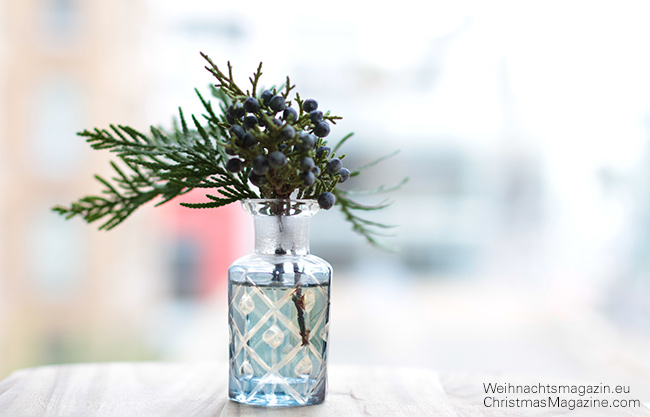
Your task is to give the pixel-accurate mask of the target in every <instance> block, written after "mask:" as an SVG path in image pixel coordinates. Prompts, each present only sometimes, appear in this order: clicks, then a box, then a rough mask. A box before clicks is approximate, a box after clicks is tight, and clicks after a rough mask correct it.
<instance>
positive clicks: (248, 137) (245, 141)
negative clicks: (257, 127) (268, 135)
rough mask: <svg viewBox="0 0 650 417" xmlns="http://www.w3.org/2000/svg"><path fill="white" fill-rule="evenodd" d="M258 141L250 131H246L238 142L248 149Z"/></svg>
mask: <svg viewBox="0 0 650 417" xmlns="http://www.w3.org/2000/svg"><path fill="white" fill-rule="evenodd" d="M258 142H259V141H258V140H257V138H256V137H255V135H254V134H252V133H251V132H246V134H245V135H244V137H243V138H241V141H240V142H239V143H241V145H242V146H243V147H244V148H249V149H250V148H252V147H253V146H255V145H257V143H258Z"/></svg>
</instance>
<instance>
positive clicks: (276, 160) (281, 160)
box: [269, 151, 288, 169]
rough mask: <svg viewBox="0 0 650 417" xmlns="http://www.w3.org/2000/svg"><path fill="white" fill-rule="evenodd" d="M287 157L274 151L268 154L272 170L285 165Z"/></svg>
mask: <svg viewBox="0 0 650 417" xmlns="http://www.w3.org/2000/svg"><path fill="white" fill-rule="evenodd" d="M287 162H288V161H287V156H286V155H285V154H283V153H282V152H280V151H274V152H271V153H270V154H269V165H271V168H273V169H280V168H282V167H283V166H285V165H286V164H287Z"/></svg>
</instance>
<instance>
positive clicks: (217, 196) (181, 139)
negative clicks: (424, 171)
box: [53, 54, 402, 246]
mask: <svg viewBox="0 0 650 417" xmlns="http://www.w3.org/2000/svg"><path fill="white" fill-rule="evenodd" d="M201 55H202V56H203V57H204V58H205V59H206V61H207V63H208V65H207V66H206V69H207V70H208V71H209V72H210V73H211V74H212V75H213V76H214V77H215V78H216V79H217V83H216V84H215V85H214V86H212V95H213V97H214V98H216V99H217V100H218V101H219V104H218V107H217V108H215V107H214V106H213V104H212V102H211V101H210V100H206V99H205V98H204V97H203V96H202V95H201V94H200V93H199V91H198V90H195V91H196V93H197V96H198V98H199V100H200V101H201V103H202V105H203V108H204V110H205V113H204V114H203V115H202V119H201V120H199V119H198V118H197V117H196V116H194V115H192V116H191V117H190V120H189V122H188V120H186V118H185V116H184V114H183V111H182V109H180V108H179V120H178V122H177V123H175V124H174V127H173V129H172V130H171V131H165V130H164V129H161V128H157V127H153V126H152V127H150V129H149V131H148V132H147V133H142V132H140V131H137V130H136V129H134V128H132V127H129V126H123V125H110V126H109V128H108V129H99V128H95V129H93V130H84V131H83V132H80V133H78V135H79V136H81V137H84V138H85V139H86V141H87V142H88V143H89V144H90V146H91V147H92V148H93V149H96V150H108V151H110V152H112V153H114V154H115V156H116V157H117V160H118V161H117V162H116V161H112V162H111V163H110V164H111V166H112V168H113V170H114V173H115V174H114V176H113V177H112V178H110V180H107V179H105V178H103V177H101V176H99V175H95V178H96V179H97V181H99V182H100V183H101V184H102V186H103V190H102V192H101V195H96V196H86V197H83V198H80V199H79V200H77V201H75V202H73V203H71V204H70V206H68V207H64V206H56V207H54V208H53V210H54V211H55V212H57V213H59V214H61V215H63V216H65V217H66V218H72V217H76V216H80V217H82V218H83V219H84V220H85V221H86V222H88V223H92V222H96V221H101V222H102V223H101V225H100V226H99V228H100V229H105V230H110V229H112V228H114V227H115V226H117V225H118V224H120V223H122V222H123V221H124V220H125V219H126V218H128V217H129V216H130V215H131V214H132V213H133V212H134V211H135V210H136V209H137V208H139V207H140V206H142V205H144V204H146V203H149V202H150V201H156V203H155V205H156V206H158V205H161V204H164V203H166V202H168V201H170V200H172V199H174V198H176V197H178V196H181V195H183V194H186V193H188V192H189V191H191V190H193V189H195V188H204V189H210V190H213V191H211V192H210V193H208V194H206V195H205V196H206V201H205V202H201V203H185V202H181V203H180V204H181V205H182V206H185V207H188V208H197V209H198V208H216V207H221V206H224V205H226V204H230V203H234V202H236V201H239V200H243V199H249V198H271V199H276V198H279V199H284V198H300V199H314V200H317V201H318V202H319V204H320V206H321V208H323V209H329V208H331V207H332V206H333V205H337V206H338V207H339V208H340V209H341V211H342V213H343V215H344V216H345V218H346V220H348V221H350V223H351V224H352V227H353V230H354V231H356V232H358V233H360V234H361V235H362V236H364V237H365V238H366V239H367V240H368V241H369V242H370V243H371V244H373V245H375V246H380V242H378V240H377V239H376V236H377V235H378V234H380V230H381V229H385V228H387V227H389V226H386V225H383V224H381V223H377V222H373V221H369V220H365V219H363V218H361V217H360V216H359V215H358V214H357V212H359V211H373V210H379V209H382V208H384V207H386V206H387V205H388V204H386V203H383V204H379V205H376V206H368V205H362V204H359V203H357V202H355V201H354V200H352V199H351V195H352V192H350V191H344V190H341V189H339V188H336V187H337V185H338V184H339V183H342V182H344V181H346V180H347V179H348V178H349V177H355V176H357V175H359V174H360V173H361V171H362V170H363V169H365V168H368V167H371V166H374V165H375V164H376V163H378V162H380V161H381V160H383V159H384V158H380V159H379V160H377V161H374V162H372V163H370V164H367V165H365V166H363V167H361V168H359V169H357V170H355V171H352V172H351V171H350V170H349V169H348V168H345V167H343V163H344V158H345V155H344V154H340V155H339V154H337V152H338V151H339V148H340V147H341V145H343V144H344V143H345V142H346V141H347V140H348V139H349V138H350V137H352V134H348V135H346V136H345V137H343V138H342V139H341V140H340V141H339V142H338V144H337V145H336V146H335V147H334V148H333V149H332V148H330V147H329V146H327V141H326V140H325V137H326V136H328V135H329V133H330V130H331V127H330V124H332V125H334V124H336V121H337V120H339V119H341V117H339V116H335V115H333V114H331V113H330V112H329V111H326V112H324V113H323V112H322V111H321V110H318V103H317V102H316V100H313V99H307V100H303V99H302V98H301V97H300V95H299V94H298V93H295V95H294V97H293V99H291V98H290V95H291V93H292V91H293V90H294V88H295V85H292V84H291V81H290V79H289V77H287V79H286V82H285V84H284V85H283V86H282V87H281V88H280V89H276V88H270V89H266V90H263V91H262V92H259V91H258V88H259V81H260V77H261V76H262V64H261V63H260V65H259V67H258V68H257V70H256V71H255V73H254V74H253V76H252V77H250V78H249V81H250V83H251V89H248V90H245V91H244V90H243V89H242V88H240V87H239V86H238V85H237V84H236V83H235V81H234V79H233V73H232V66H231V65H230V62H228V64H227V67H228V69H227V73H225V72H223V71H221V70H220V69H219V67H218V66H217V65H216V64H215V63H214V62H213V61H212V60H211V59H210V58H209V57H208V56H207V55H205V54H201ZM294 101H295V104H294ZM389 156H392V155H388V156H387V157H389ZM401 184H402V183H400V184H398V185H397V186H396V187H393V188H392V189H395V188H398V187H399V186H400V185H401ZM389 190H391V189H385V188H382V187H380V188H379V189H377V190H376V191H389Z"/></svg>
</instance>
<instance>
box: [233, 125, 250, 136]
mask: <svg viewBox="0 0 650 417" xmlns="http://www.w3.org/2000/svg"><path fill="white" fill-rule="evenodd" d="M245 133H246V132H244V128H243V127H241V126H239V125H232V126H231V127H230V135H231V136H232V137H238V138H240V139H241V138H243V137H244V134H245Z"/></svg>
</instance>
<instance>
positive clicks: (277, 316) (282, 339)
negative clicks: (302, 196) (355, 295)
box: [228, 200, 332, 407]
mask: <svg viewBox="0 0 650 417" xmlns="http://www.w3.org/2000/svg"><path fill="white" fill-rule="evenodd" d="M242 205H243V207H244V209H245V210H246V211H247V212H248V213H250V214H252V215H253V220H254V224H255V252H254V253H252V254H250V255H247V256H244V257H242V258H240V259H238V260H237V261H235V262H234V263H233V264H232V265H231V267H230V269H229V270H228V303H229V330H230V378H229V397H230V399H231V400H233V401H237V402H240V403H246V404H252V405H259V406H268V407H276V406H301V405H310V404H319V403H321V402H323V400H324V399H325V394H326V390H327V339H328V329H329V306H330V282H331V278H332V267H331V266H330V265H329V264H328V263H327V262H326V261H324V260H323V259H321V258H319V257H317V256H314V255H311V254H310V253H309V225H310V221H311V217H312V216H313V215H314V214H315V213H316V212H317V211H318V203H317V202H316V201H314V200H244V201H242Z"/></svg>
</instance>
